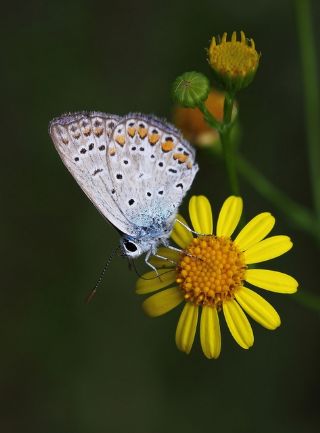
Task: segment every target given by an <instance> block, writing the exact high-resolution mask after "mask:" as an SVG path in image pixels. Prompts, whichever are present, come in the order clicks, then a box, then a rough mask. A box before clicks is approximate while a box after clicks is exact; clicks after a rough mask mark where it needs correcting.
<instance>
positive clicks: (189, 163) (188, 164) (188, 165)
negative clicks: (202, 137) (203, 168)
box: [187, 161, 192, 169]
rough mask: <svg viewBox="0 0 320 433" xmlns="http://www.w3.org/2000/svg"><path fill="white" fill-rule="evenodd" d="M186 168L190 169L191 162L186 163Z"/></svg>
mask: <svg viewBox="0 0 320 433" xmlns="http://www.w3.org/2000/svg"><path fill="white" fill-rule="evenodd" d="M187 167H188V168H189V169H190V168H192V162H190V161H189V162H188V163H187Z"/></svg>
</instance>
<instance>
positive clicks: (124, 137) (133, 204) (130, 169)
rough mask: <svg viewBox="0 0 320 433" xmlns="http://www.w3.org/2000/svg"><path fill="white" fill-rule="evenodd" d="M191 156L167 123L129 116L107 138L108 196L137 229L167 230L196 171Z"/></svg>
mask: <svg viewBox="0 0 320 433" xmlns="http://www.w3.org/2000/svg"><path fill="white" fill-rule="evenodd" d="M194 154H195V152H194V150H193V149H192V148H191V146H190V145H189V143H187V142H186V141H185V140H184V139H183V138H182V136H181V134H180V133H179V132H178V131H177V130H176V129H175V128H174V127H173V126H172V125H170V124H168V123H167V122H164V121H162V120H159V119H157V118H156V117H154V116H144V115H139V114H130V115H128V116H126V117H125V118H124V119H122V120H121V121H120V122H119V123H118V124H117V126H116V127H115V129H114V130H113V133H112V135H111V137H110V141H109V145H108V150H107V164H108V167H109V172H110V178H111V182H112V183H113V190H114V191H115V193H114V195H115V196H116V199H117V202H118V204H119V207H120V208H121V211H122V212H123V213H124V214H125V215H126V216H127V217H128V219H129V220H130V221H132V222H134V224H135V225H137V226H138V227H139V226H146V227H148V226H150V227H152V226H153V225H154V224H156V225H159V224H160V225H161V224H162V223H163V224H164V225H167V226H168V227H170V226H171V224H172V222H173V219H174V217H175V215H176V213H177V210H178V207H179V205H180V203H181V201H182V198H183V196H184V195H185V193H186V192H187V191H188V189H189V188H190V186H191V183H192V181H193V178H194V176H195V174H196V172H197V170H198V166H197V165H196V164H195V162H194V158H195V155H194Z"/></svg>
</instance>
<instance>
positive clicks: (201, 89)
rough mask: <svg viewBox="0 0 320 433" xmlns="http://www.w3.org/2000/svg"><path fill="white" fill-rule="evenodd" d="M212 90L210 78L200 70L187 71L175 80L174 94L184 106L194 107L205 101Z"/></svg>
mask: <svg viewBox="0 0 320 433" xmlns="http://www.w3.org/2000/svg"><path fill="white" fill-rule="evenodd" d="M209 91H210V83H209V80H208V78H207V77H206V76H205V75H203V74H200V73H199V72H195V71H192V72H185V73H184V74H182V75H180V76H179V77H178V78H176V80H175V81H174V83H173V85H172V96H173V99H174V101H175V102H177V103H178V104H179V105H182V106H183V107H188V108H194V107H197V106H198V105H199V104H200V103H201V102H204V101H205V100H206V99H207V97H208V94H209Z"/></svg>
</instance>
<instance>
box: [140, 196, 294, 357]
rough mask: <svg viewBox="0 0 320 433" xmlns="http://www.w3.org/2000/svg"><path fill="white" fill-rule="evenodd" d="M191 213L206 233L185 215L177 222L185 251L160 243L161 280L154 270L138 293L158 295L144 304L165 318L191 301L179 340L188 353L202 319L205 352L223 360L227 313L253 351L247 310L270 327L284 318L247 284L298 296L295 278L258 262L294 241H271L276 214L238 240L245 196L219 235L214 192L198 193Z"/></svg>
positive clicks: (222, 216) (227, 213) (232, 204)
mask: <svg viewBox="0 0 320 433" xmlns="http://www.w3.org/2000/svg"><path fill="white" fill-rule="evenodd" d="M189 214H190V219H191V222H192V226H193V229H194V231H195V232H196V233H199V234H197V235H196V236H195V237H194V236H193V235H192V232H191V230H190V229H189V230H188V228H187V227H188V226H187V223H186V221H185V220H184V219H183V218H182V217H181V216H180V215H179V216H178V219H179V221H181V223H182V224H181V223H179V222H176V223H175V225H174V229H173V231H172V234H171V238H172V239H173V240H174V242H175V243H176V244H177V245H179V247H180V248H181V249H182V252H181V253H179V252H176V251H173V250H171V249H169V248H165V247H161V248H159V250H158V254H159V255H161V256H164V257H166V258H167V260H164V259H160V258H157V257H154V258H153V259H152V263H153V265H154V266H156V268H157V272H158V277H157V276H156V275H157V274H156V273H155V272H154V271H152V272H148V273H146V274H145V275H143V276H142V278H139V280H138V282H137V285H136V292H137V293H138V294H148V293H153V292H157V293H155V294H153V295H152V296H150V297H149V298H147V299H146V300H145V301H144V302H143V309H144V311H145V312H146V313H147V314H148V315H149V316H151V317H157V316H160V315H162V314H165V313H167V312H168V311H170V310H172V309H173V308H175V307H177V306H178V305H179V304H181V303H183V304H184V307H183V310H182V313H181V315H180V318H179V322H178V326H177V329H176V344H177V346H178V349H180V350H181V351H183V352H185V353H189V352H190V350H191V348H192V344H193V341H194V338H195V334H196V329H197V324H198V321H199V320H200V341H201V346H202V350H203V352H204V354H205V356H206V357H207V358H218V356H219V355H220V351H221V335H220V324H219V313H221V312H223V315H224V318H225V321H226V323H227V326H228V328H229V330H230V332H231V334H232V336H233V338H234V339H235V340H236V342H237V343H238V344H239V345H240V346H241V347H242V348H243V349H248V348H249V347H251V346H252V345H253V341H254V337H253V332H252V328H251V325H250V322H249V320H248V318H247V316H246V314H247V315H248V316H250V317H251V318H252V319H254V320H255V321H256V322H258V323H260V325H262V326H264V327H265V328H267V329H276V328H277V327H278V326H279V325H280V317H279V315H278V313H277V312H276V310H275V309H274V308H273V307H272V306H271V305H270V304H269V303H268V302H267V301H266V300H265V299H264V298H263V297H262V296H260V295H259V294H258V293H256V292H255V291H253V290H251V289H250V288H248V287H246V285H247V283H249V284H251V285H254V286H256V287H259V288H260V289H264V290H268V291H271V292H277V293H295V292H296V290H297V287H298V283H297V281H296V280H295V279H294V278H292V277H291V276H290V275H287V274H284V273H282V272H278V271H272V270H267V269H259V268H258V267H256V266H255V267H254V268H253V267H251V265H253V264H257V263H261V262H264V261H267V260H270V259H273V258H275V257H278V256H281V255H282V254H284V253H285V252H287V251H289V250H290V249H291V247H292V242H291V240H290V238H289V237H288V236H283V235H280V236H279V235H278V236H271V237H268V238H267V235H268V234H269V233H270V231H271V230H272V228H273V226H274V223H275V218H274V217H273V216H272V215H271V214H270V213H268V212H263V213H260V214H259V215H257V216H256V217H254V218H253V219H252V220H251V221H250V222H249V223H248V224H247V225H246V226H245V227H244V228H242V229H241V230H240V232H239V233H238V234H237V236H235V238H234V239H231V236H232V235H233V233H234V231H235V229H236V227H237V225H238V223H239V221H240V217H241V214H242V199H241V198H240V197H235V196H231V197H229V198H228V199H227V200H226V201H225V202H224V204H223V206H222V208H221V210H220V213H219V216H218V220H217V226H216V234H213V218H212V212H211V206H210V203H209V201H208V199H207V198H206V197H204V196H193V197H192V198H191V200H190V202H189ZM168 286H169V288H166V287H168ZM160 289H164V290H161V291H160ZM245 313H246V314H245ZM200 314H201V317H200V319H199V315H200Z"/></svg>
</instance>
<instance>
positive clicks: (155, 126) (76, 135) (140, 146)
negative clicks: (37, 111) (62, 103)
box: [49, 112, 198, 268]
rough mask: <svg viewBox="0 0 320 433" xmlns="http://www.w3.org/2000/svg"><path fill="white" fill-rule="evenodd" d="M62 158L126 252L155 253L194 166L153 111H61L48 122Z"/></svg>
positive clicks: (176, 135)
mask: <svg viewBox="0 0 320 433" xmlns="http://www.w3.org/2000/svg"><path fill="white" fill-rule="evenodd" d="M49 134H50V136H51V138H52V141H53V143H54V145H55V148H56V149H57V151H58V153H59V155H60V157H61V159H62V161H63V163H64V165H65V166H66V167H67V169H68V170H69V171H70V173H71V174H72V176H73V177H74V179H75V180H76V181H77V183H78V184H79V185H80V187H81V189H82V190H83V192H84V193H85V194H86V195H87V196H88V198H89V199H90V200H91V201H92V203H93V204H94V205H95V207H96V208H97V209H98V210H99V211H100V213H101V214H102V215H103V216H104V217H105V218H106V219H107V220H108V221H109V222H110V223H111V224H112V225H113V226H114V227H115V228H116V229H117V230H118V231H119V232H120V233H121V235H122V236H121V239H120V246H121V249H122V251H123V253H124V254H125V255H127V256H128V257H130V258H136V257H138V256H140V255H141V254H143V253H146V258H145V261H146V263H147V264H149V266H151V267H152V268H153V266H152V265H150V263H149V262H148V259H149V257H150V255H155V254H156V251H157V247H158V246H159V245H160V244H163V245H165V246H169V243H168V238H169V236H170V233H171V231H172V228H173V224H174V222H175V219H176V215H177V212H178V207H179V205H180V204H181V201H182V199H183V197H184V195H185V194H186V192H187V191H188V189H189V188H190V186H191V184H192V181H193V179H194V176H195V175H196V173H197V171H198V165H197V164H196V163H195V150H194V149H193V148H192V147H191V146H190V144H189V143H188V142H187V141H186V140H185V139H184V138H183V137H182V135H181V133H180V132H179V131H178V130H177V129H176V128H175V127H174V126H173V125H171V124H170V123H168V122H166V121H164V120H161V119H159V118H157V117H155V116H152V115H144V114H140V113H131V114H128V115H126V116H124V117H121V116H117V115H113V114H106V113H100V112H77V113H69V114H64V115H62V116H61V117H58V118H56V119H53V120H52V121H51V122H50V124H49Z"/></svg>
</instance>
